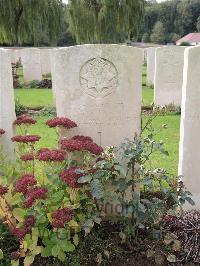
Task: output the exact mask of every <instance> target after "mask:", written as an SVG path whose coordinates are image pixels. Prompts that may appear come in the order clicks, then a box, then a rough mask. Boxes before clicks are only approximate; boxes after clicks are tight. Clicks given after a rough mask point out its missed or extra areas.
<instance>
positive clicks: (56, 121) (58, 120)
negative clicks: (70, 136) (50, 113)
mask: <svg viewBox="0 0 200 266" xmlns="http://www.w3.org/2000/svg"><path fill="white" fill-rule="evenodd" d="M46 124H47V125H48V126H49V127H51V128H52V127H59V126H61V127H65V128H68V129H70V128H74V127H77V124H76V123H75V122H73V121H72V120H70V119H69V118H66V117H55V118H52V119H49V120H48V121H47V122H46Z"/></svg>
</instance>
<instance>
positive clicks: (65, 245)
mask: <svg viewBox="0 0 200 266" xmlns="http://www.w3.org/2000/svg"><path fill="white" fill-rule="evenodd" d="M60 247H61V249H62V250H63V251H65V252H72V251H74V250H75V246H74V245H73V244H72V243H71V242H70V241H62V244H61V246H60Z"/></svg>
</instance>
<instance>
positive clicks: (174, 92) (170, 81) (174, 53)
mask: <svg viewBox="0 0 200 266" xmlns="http://www.w3.org/2000/svg"><path fill="white" fill-rule="evenodd" d="M184 50H185V47H180V46H169V47H162V48H157V49H156V67H155V80H154V88H155V92H154V103H155V105H156V106H165V105H169V104H174V105H175V106H180V105H181V94H182V93H181V89H182V82H183V63H184Z"/></svg>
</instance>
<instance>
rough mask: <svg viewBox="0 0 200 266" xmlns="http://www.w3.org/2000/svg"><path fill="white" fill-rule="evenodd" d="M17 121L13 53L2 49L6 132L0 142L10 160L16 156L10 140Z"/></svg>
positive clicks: (1, 110)
mask: <svg viewBox="0 0 200 266" xmlns="http://www.w3.org/2000/svg"><path fill="white" fill-rule="evenodd" d="M15 119H16V116H15V101H14V90H13V80H12V67H11V52H10V51H9V50H5V49H0V128H2V129H4V130H5V131H6V133H5V134H4V135H2V136H1V137H0V142H2V143H3V146H4V148H5V151H6V152H7V154H8V157H9V158H13V156H14V155H13V154H14V145H13V143H12V141H11V139H10V138H11V137H13V134H14V127H13V122H14V120H15Z"/></svg>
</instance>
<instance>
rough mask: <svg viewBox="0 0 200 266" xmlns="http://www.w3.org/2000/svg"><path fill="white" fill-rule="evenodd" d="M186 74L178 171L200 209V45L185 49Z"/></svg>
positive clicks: (184, 73)
mask: <svg viewBox="0 0 200 266" xmlns="http://www.w3.org/2000/svg"><path fill="white" fill-rule="evenodd" d="M183 75H184V79H183V91H182V93H183V97H182V115H181V130H180V131H181V132H180V149H179V175H183V181H184V183H185V185H186V187H187V189H188V190H189V191H191V192H192V194H193V199H194V200H195V202H196V206H195V208H197V209H199V210H200V162H199V159H200V46H198V47H192V48H187V49H186V51H185V63H184V72H183ZM188 208H191V206H188Z"/></svg>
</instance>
